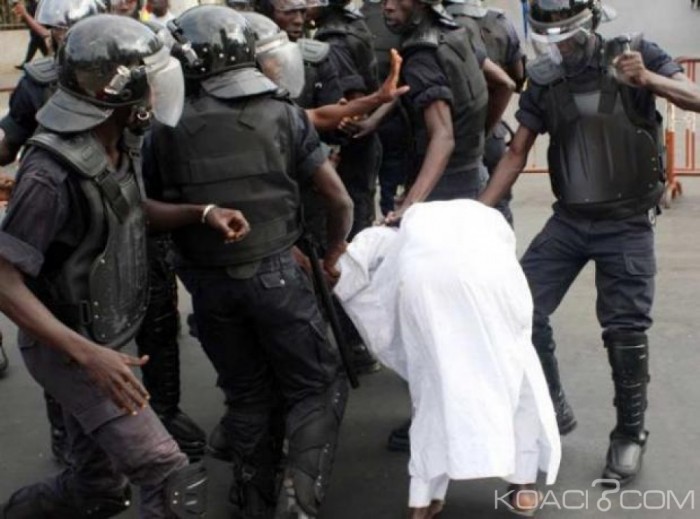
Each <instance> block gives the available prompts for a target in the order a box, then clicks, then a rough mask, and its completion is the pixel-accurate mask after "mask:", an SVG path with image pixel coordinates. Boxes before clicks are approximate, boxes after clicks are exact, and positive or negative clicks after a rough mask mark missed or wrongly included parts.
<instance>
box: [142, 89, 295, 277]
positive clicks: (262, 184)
mask: <svg viewBox="0 0 700 519" xmlns="http://www.w3.org/2000/svg"><path fill="white" fill-rule="evenodd" d="M293 127H294V121H293V119H292V114H291V111H290V106H289V103H288V101H286V100H282V99H277V98H275V97H272V96H270V95H262V96H255V97H250V98H244V99H235V100H228V101H227V100H218V99H215V98H213V97H210V96H207V95H202V96H200V97H198V98H196V99H189V100H187V101H186V103H185V109H184V112H183V114H182V118H181V119H180V122H179V124H178V126H177V127H176V128H168V127H165V126H161V125H159V126H158V127H157V128H156V130H157V131H154V132H153V139H154V143H155V146H156V150H157V152H158V154H159V156H158V157H157V158H158V162H159V170H160V171H161V172H162V183H163V188H164V197H165V199H166V200H168V201H170V202H176V203H177V202H181V203H191V204H216V205H219V206H221V207H229V208H234V209H238V210H240V211H242V212H243V214H245V216H246V218H247V220H248V221H249V222H250V226H251V231H250V234H249V235H248V236H247V237H246V238H245V239H244V240H242V241H240V242H237V243H232V244H227V243H224V240H223V236H222V235H221V233H220V232H219V231H216V230H214V229H212V228H210V227H208V226H203V225H199V224H198V225H190V226H187V227H183V228H181V229H179V230H177V231H175V232H173V241H174V244H175V247H176V250H177V251H178V252H179V254H180V255H181V257H182V258H183V259H184V260H185V261H187V262H190V263H192V264H194V265H195V266H198V267H225V266H232V265H240V264H244V263H249V262H253V261H257V260H260V259H263V258H266V257H267V256H270V255H272V254H275V253H279V252H282V251H284V250H286V249H288V248H289V247H291V246H292V245H293V244H294V242H296V241H297V239H298V238H299V235H300V232H301V231H300V225H299V187H298V185H297V183H296V181H295V180H294V179H293V178H291V177H290V174H289V173H290V170H291V166H290V165H291V164H293V163H294V162H293V154H294V141H293V134H292V128H293Z"/></svg>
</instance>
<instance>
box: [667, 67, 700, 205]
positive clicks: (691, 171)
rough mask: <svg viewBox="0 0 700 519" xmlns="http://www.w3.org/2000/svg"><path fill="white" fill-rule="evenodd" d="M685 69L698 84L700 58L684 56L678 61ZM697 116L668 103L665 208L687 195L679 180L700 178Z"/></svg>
mask: <svg viewBox="0 0 700 519" xmlns="http://www.w3.org/2000/svg"><path fill="white" fill-rule="evenodd" d="M676 61H677V62H678V63H680V64H681V65H682V66H683V68H684V69H685V73H686V75H687V76H688V77H689V78H690V80H691V81H693V82H697V81H698V80H699V79H700V78H699V77H698V64H699V63H700V58H689V57H682V58H678V59H677V60H676ZM696 117H697V115H696V114H695V113H694V112H687V111H685V110H681V109H680V108H677V107H675V106H673V105H672V104H671V103H667V104H666V155H667V165H666V172H667V176H668V179H667V182H666V196H665V197H664V200H663V202H664V205H665V206H666V207H669V206H670V204H671V201H672V200H673V199H674V198H676V197H678V196H680V195H682V194H683V185H682V184H681V182H680V180H679V179H678V177H681V176H700V163H698V161H697V151H698V144H699V143H698V142H697V133H696V127H695V122H696Z"/></svg>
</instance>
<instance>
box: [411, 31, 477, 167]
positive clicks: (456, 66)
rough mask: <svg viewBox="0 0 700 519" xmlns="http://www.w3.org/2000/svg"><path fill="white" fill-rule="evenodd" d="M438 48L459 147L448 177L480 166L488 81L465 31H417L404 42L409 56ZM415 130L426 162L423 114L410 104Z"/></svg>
mask: <svg viewBox="0 0 700 519" xmlns="http://www.w3.org/2000/svg"><path fill="white" fill-rule="evenodd" d="M421 48H429V49H435V51H436V54H437V59H438V63H439V65H440V68H441V69H442V70H443V72H444V73H445V75H446V76H447V79H448V81H449V85H450V90H451V91H452V96H453V103H452V107H451V110H452V128H453V134H454V140H455V147H454V151H453V152H452V155H451V156H450V161H449V162H448V164H447V167H446V168H445V173H444V174H445V175H448V174H450V173H453V172H458V171H464V170H466V169H472V168H474V167H476V166H477V165H478V163H479V161H480V160H481V157H482V155H483V153H484V131H485V130H484V128H485V126H486V115H487V105H488V89H487V86H486V79H485V78H484V74H483V72H482V71H481V68H480V67H479V63H478V61H477V59H476V55H475V54H474V51H473V50H472V48H471V45H470V44H469V41H468V37H467V35H466V32H465V30H464V29H462V28H459V29H446V28H442V27H439V26H434V25H431V26H428V27H426V28H424V29H423V28H419V29H417V30H416V31H415V32H414V33H413V34H412V35H410V36H409V37H408V39H406V40H405V41H404V42H403V45H402V50H403V51H404V52H405V53H406V56H408V55H409V54H410V52H412V51H413V50H417V49H421ZM409 113H410V115H411V118H412V119H413V121H414V122H413V128H415V139H416V151H417V154H418V157H417V159H418V160H417V162H420V163H422V159H423V158H424V155H425V151H426V149H427V146H428V135H427V131H426V128H425V122H424V119H423V113H422V111H419V112H418V113H417V112H416V111H415V110H414V109H412V107H411V106H410V105H409Z"/></svg>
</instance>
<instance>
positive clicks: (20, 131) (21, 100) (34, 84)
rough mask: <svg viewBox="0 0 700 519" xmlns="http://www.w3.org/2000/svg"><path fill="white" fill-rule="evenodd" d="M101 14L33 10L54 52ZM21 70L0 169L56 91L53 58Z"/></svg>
mask: <svg viewBox="0 0 700 519" xmlns="http://www.w3.org/2000/svg"><path fill="white" fill-rule="evenodd" d="M104 10H105V9H104V5H103V4H102V3H101V2H99V1H98V0H42V1H41V2H40V3H39V6H38V8H37V12H36V20H37V21H38V22H39V23H40V24H42V25H43V26H44V27H46V28H48V29H49V31H50V34H51V39H52V41H53V45H52V47H53V48H54V49H58V47H59V46H60V44H61V42H62V41H63V38H64V37H65V33H66V31H67V30H68V29H69V28H70V27H71V26H72V25H73V24H75V23H76V22H78V21H79V20H81V19H83V18H86V17H87V16H90V15H93V14H97V13H102V12H104ZM23 68H24V76H22V78H21V79H20V81H19V83H17V86H16V87H15V90H14V91H13V92H12V95H11V96H10V104H9V112H8V114H7V115H6V116H5V117H4V118H3V119H2V120H0V129H2V130H3V133H4V135H3V137H2V140H0V165H5V164H9V163H11V162H14V160H15V158H16V157H17V153H18V152H19V150H20V148H21V147H22V146H24V144H25V143H26V142H27V140H28V139H29V138H30V137H31V136H32V134H33V133H34V132H35V130H36V128H37V126H38V123H37V120H36V113H37V112H38V111H39V109H40V108H41V107H42V106H43V105H44V103H45V102H46V101H47V100H48V99H49V97H51V95H52V94H53V93H54V91H55V90H56V83H57V81H58V72H57V69H56V60H55V58H54V57H53V56H51V57H45V58H41V59H38V60H35V61H34V62H32V63H27V64H25V65H24V67H23ZM44 397H45V400H46V414H47V416H48V418H49V424H50V435H51V452H52V453H53V455H54V458H55V459H56V460H57V461H58V462H59V463H61V464H66V463H68V460H67V457H66V451H67V445H66V440H67V434H66V430H65V427H64V425H63V411H62V410H61V406H59V405H58V403H57V402H56V401H55V400H54V399H53V398H52V397H51V396H50V395H49V394H45V395H44Z"/></svg>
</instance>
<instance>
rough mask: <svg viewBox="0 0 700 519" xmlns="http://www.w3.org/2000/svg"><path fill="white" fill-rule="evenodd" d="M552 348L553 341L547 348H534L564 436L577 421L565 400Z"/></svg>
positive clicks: (572, 428) (560, 432) (560, 430)
mask: <svg viewBox="0 0 700 519" xmlns="http://www.w3.org/2000/svg"><path fill="white" fill-rule="evenodd" d="M554 348H555V346H554V343H553V342H551V343H550V344H549V345H548V347H547V348H536V350H537V355H538V357H539V358H540V364H541V365H542V371H544V376H545V379H546V380H547V387H548V388H549V395H550V397H551V398H552V404H554V412H555V413H556V417H557V426H558V427H559V434H561V435H562V436H565V435H567V434H569V433H570V432H571V431H573V430H574V429H575V428H576V426H577V425H578V422H577V421H576V417H575V416H574V411H573V409H572V408H571V406H570V405H569V402H568V401H567V400H566V395H565V394H564V388H563V387H562V385H561V379H560V377H559V363H558V362H557V358H556V356H555V355H554Z"/></svg>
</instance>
